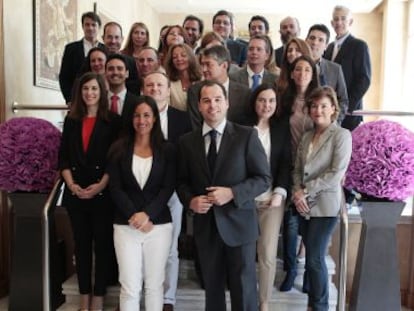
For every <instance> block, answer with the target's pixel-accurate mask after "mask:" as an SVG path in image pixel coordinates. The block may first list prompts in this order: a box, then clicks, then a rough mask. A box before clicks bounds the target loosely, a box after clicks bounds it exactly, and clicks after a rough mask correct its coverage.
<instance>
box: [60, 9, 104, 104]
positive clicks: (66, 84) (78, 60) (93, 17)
mask: <svg viewBox="0 0 414 311" xmlns="http://www.w3.org/2000/svg"><path fill="white" fill-rule="evenodd" d="M81 21H82V29H83V34H84V36H83V39H81V40H79V41H75V42H71V43H69V44H67V45H66V46H65V51H64V52H63V58H62V64H61V66H60V72H59V85H60V90H61V91H62V94H63V97H64V98H65V101H66V103H69V102H70V101H71V100H72V88H73V83H74V82H75V79H76V76H77V74H78V73H79V71H80V69H81V67H82V64H83V62H84V60H85V57H86V56H87V55H88V52H89V50H90V49H91V48H93V47H95V46H99V47H102V48H103V47H104V45H103V44H102V43H100V42H98V32H99V29H100V28H101V19H100V18H99V16H98V15H97V14H95V13H94V12H86V13H84V14H82V18H81Z"/></svg>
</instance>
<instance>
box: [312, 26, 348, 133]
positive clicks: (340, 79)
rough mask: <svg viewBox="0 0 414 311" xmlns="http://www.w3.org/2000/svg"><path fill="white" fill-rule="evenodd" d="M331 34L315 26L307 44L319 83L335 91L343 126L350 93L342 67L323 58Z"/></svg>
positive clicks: (327, 30) (324, 27) (321, 27)
mask: <svg viewBox="0 0 414 311" xmlns="http://www.w3.org/2000/svg"><path fill="white" fill-rule="evenodd" d="M329 36H330V32H329V29H328V27H326V26H325V25H324V24H315V25H312V26H311V27H310V28H309V31H308V35H307V37H306V42H307V43H308V44H309V46H310V48H311V51H312V58H313V60H314V61H315V64H316V68H317V70H318V76H319V83H320V84H321V85H322V86H324V85H329V86H330V87H332V88H333V89H334V90H335V93H336V96H337V98H338V104H339V107H340V108H341V112H340V114H339V116H338V120H337V122H338V124H339V125H341V123H342V121H343V120H344V118H345V114H346V112H347V111H348V93H347V91H346V84H345V79H344V74H343V72H342V68H341V66H340V65H338V64H336V63H334V62H332V61H330V60H327V59H324V58H323V57H322V55H323V53H324V52H325V49H326V47H327V46H328V42H329Z"/></svg>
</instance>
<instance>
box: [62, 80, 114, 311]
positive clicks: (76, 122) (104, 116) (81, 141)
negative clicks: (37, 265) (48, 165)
mask: <svg viewBox="0 0 414 311" xmlns="http://www.w3.org/2000/svg"><path fill="white" fill-rule="evenodd" d="M120 127H121V119H120V117H119V116H118V115H115V114H113V113H112V112H110V111H108V99H107V95H106V89H105V83H104V80H103V77H102V76H101V75H100V74H96V73H92V72H89V73H86V74H84V75H83V76H82V77H81V78H80V79H79V83H78V87H77V90H76V92H75V97H74V100H73V101H72V104H71V108H70V112H69V115H68V116H67V117H66V118H65V123H64V125H63V133H62V140H61V145H60V150H59V169H60V171H61V174H62V177H63V179H64V181H65V191H64V193H63V205H64V206H65V207H66V208H67V211H68V214H69V218H70V221H71V225H72V231H73V236H74V240H75V259H76V272H77V275H78V284H79V292H80V306H79V307H80V309H81V310H89V309H91V310H102V304H103V296H104V295H105V291H106V286H107V285H108V282H110V281H111V280H110V279H108V278H111V277H113V276H114V269H115V267H114V266H113V263H114V260H113V259H114V255H113V242H112V241H113V239H112V232H113V231H112V230H113V229H112V215H113V208H112V202H111V200H110V196H109V193H108V190H107V187H106V186H107V184H108V179H109V177H108V174H107V172H106V164H107V162H106V158H107V153H108V150H109V147H110V145H111V143H112V142H113V141H114V140H115V139H116V138H117V136H118V132H119V129H120ZM93 253H94V255H95V265H94V267H95V273H94V276H92V271H93V269H92V266H93V265H92V257H93V256H92V254H93ZM92 280H94V281H92Z"/></svg>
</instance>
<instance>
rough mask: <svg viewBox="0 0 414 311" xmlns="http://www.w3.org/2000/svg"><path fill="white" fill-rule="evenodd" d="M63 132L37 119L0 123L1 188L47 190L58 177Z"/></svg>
mask: <svg viewBox="0 0 414 311" xmlns="http://www.w3.org/2000/svg"><path fill="white" fill-rule="evenodd" d="M59 144H60V131H59V130H58V129H57V128H56V127H54V126H53V125H52V124H51V123H50V122H48V121H46V120H42V119H38V118H30V117H22V118H13V119H10V120H8V121H7V122H5V123H3V124H1V125H0V189H2V190H5V191H9V192H13V191H30V192H48V191H50V190H51V188H52V187H53V183H54V181H55V178H56V171H57V161H58V150H59Z"/></svg>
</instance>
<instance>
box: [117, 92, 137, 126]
mask: <svg viewBox="0 0 414 311" xmlns="http://www.w3.org/2000/svg"><path fill="white" fill-rule="evenodd" d="M137 100H138V97H137V96H136V95H134V94H133V93H131V92H130V91H127V93H126V95H125V99H124V104H123V106H122V112H121V117H122V127H123V129H126V128H128V127H127V126H128V122H132V114H133V113H134V111H133V108H134V105H135V103H136V102H137Z"/></svg>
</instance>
